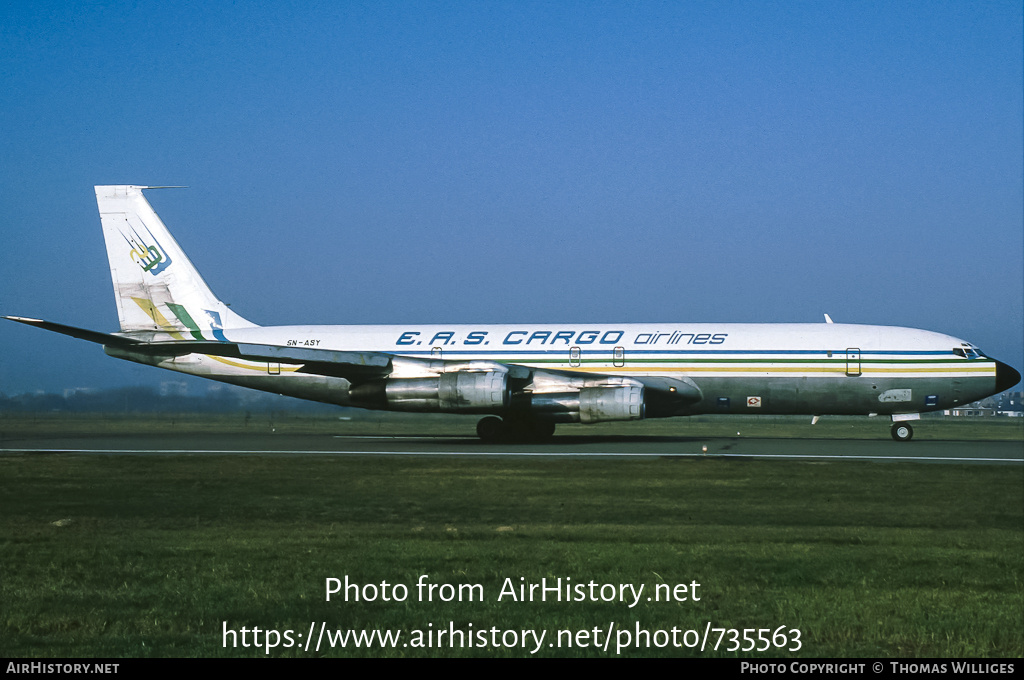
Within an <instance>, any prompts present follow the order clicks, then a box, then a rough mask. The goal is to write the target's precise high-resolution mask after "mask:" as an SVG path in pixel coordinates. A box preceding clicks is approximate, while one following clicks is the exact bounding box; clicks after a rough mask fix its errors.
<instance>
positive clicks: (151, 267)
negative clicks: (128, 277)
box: [122, 233, 171, 276]
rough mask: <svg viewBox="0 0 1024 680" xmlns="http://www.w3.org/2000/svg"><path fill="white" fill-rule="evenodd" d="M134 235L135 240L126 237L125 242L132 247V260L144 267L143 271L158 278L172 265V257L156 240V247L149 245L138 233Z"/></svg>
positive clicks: (154, 240) (154, 241)
mask: <svg viewBox="0 0 1024 680" xmlns="http://www.w3.org/2000/svg"><path fill="white" fill-rule="evenodd" d="M134 235H135V238H129V237H127V236H125V237H124V240H125V241H127V242H128V245H130V246H131V247H132V251H131V253H130V255H131V258H132V260H134V261H135V264H137V265H139V266H140V267H142V271H144V272H149V273H150V274H152V275H153V276H156V275H157V274H159V273H160V272H162V271H163V270H164V269H166V268H167V267H168V266H169V265H170V264H171V258H170V256H169V255H168V254H167V251H166V250H164V249H163V248H162V247H160V243H159V242H157V240H156V239H153V243H154V245H147V244H146V242H145V241H144V240H143V239H142V237H141V236H139V235H138V233H135V234H134ZM122 236H124V234H122Z"/></svg>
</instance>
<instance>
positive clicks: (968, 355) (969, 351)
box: [953, 342, 985, 359]
mask: <svg viewBox="0 0 1024 680" xmlns="http://www.w3.org/2000/svg"><path fill="white" fill-rule="evenodd" d="M953 354H955V355H957V356H958V357H963V358H964V359H982V358H984V356H985V354H984V353H983V352H982V351H981V350H980V349H978V348H977V347H974V346H972V345H968V344H967V343H966V342H965V343H961V345H960V347H954V348H953Z"/></svg>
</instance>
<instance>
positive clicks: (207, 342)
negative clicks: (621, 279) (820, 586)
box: [5, 185, 1021, 441]
mask: <svg viewBox="0 0 1024 680" xmlns="http://www.w3.org/2000/svg"><path fill="white" fill-rule="evenodd" d="M155 188H158V187H148V186H136V185H117V186H97V187H96V201H97V204H98V206H99V212H100V222H101V224H102V227H103V236H104V240H105V242H106V249H107V257H108V260H109V264H110V275H111V279H112V280H113V284H114V299H115V302H116V303H117V314H118V319H119V321H120V326H121V329H120V332H116V333H101V332H97V331H91V330H86V329H82V328H75V327H72V326H66V325H63V324H59V323H53V322H48V321H42V320H39V319H31V318H25V317H16V316H8V317H5V318H7V319H10V320H12V321H17V322H20V323H25V324H29V325H32V326H37V327H39V328H43V329H46V330H49V331H55V332H57V333H63V334H65V335H69V336H72V337H75V338H79V339H82V340H88V341H90V342H95V343H98V344H100V345H102V346H103V350H104V352H106V353H107V354H108V355H110V356H112V357H116V358H118V359H126V360H128V361H134V362H137V363H141V364H148V365H151V366H158V367H160V368H166V369H169V370H172V371H179V372H182V373H188V374H191V375H197V376H201V377H203V378H209V379H211V380H218V381H222V382H226V383H231V384H234V385H241V386H244V387H248V388H253V389H257V390H264V391H267V392H275V393H278V394H283V395H288V396H292V397H299V398H302V399H309V400H313V401H319V402H326V403H330V404H337V405H340V406H350V407H351V406H354V407H359V408H365V409H379V410H389V411H415V412H424V413H461V414H479V415H480V416H481V419H480V420H479V422H478V424H477V428H476V430H477V434H478V436H479V437H480V438H481V439H483V440H485V441H537V440H543V439H546V438H549V437H551V436H552V435H553V434H554V432H555V427H556V425H557V424H559V423H598V422H609V421H631V420H640V419H642V418H666V417H673V416H689V415H698V414H763V415H780V414H786V415H807V416H812V422H816V421H817V419H818V417H820V416H823V415H868V416H871V415H884V416H889V417H890V418H891V420H892V428H891V434H892V437H893V438H894V439H896V440H897V441H908V440H910V439H911V437H912V436H913V428H912V426H911V424H910V423H911V421H915V420H918V419H920V415H921V413H924V412H928V411H935V410H939V409H948V408H951V407H954V406H958V405H963V404H967V403H969V402H972V401H976V400H978V399H982V398H984V397H987V396H990V395H993V394H996V393H998V392H1002V391H1003V390H1006V389H1008V388H1010V387H1013V386H1014V385H1016V384H1017V383H1018V382H1019V381H1020V378H1021V375H1020V373H1018V372H1017V371H1016V370H1015V369H1013V368H1012V367H1010V366H1008V365H1007V364H1005V363H1003V362H1001V361H997V360H995V359H993V358H991V357H988V356H986V355H985V354H984V353H983V352H982V351H981V350H980V349H978V347H976V346H975V345H973V344H971V343H969V342H966V341H964V340H961V339H959V338H955V337H952V336H949V335H944V334H942V333H935V332H931V331H925V330H917V329H913V328H899V327H890V326H868V325H855V324H842V323H832V320H831V319H830V318H829V317H828V315H825V321H824V322H823V323H771V324H763V323H762V324H726V323H686V322H684V323H644V324H637V323H620V324H579V323H565V324H510V325H482V324H481V325H475V324H437V325H427V326H423V325H398V326H354V325H350V326H345V325H342V326H259V325H257V324H255V323H252V322H250V321H248V320H246V319H244V318H243V317H241V316H239V315H238V314H236V313H235V312H234V311H232V310H231V309H230V308H229V307H228V306H227V305H226V304H224V303H223V302H221V301H220V300H219V299H218V298H217V297H216V296H215V295H214V294H213V293H212V292H211V290H210V288H209V287H208V286H207V285H206V283H205V282H204V280H203V278H202V277H201V276H200V274H199V272H198V271H197V270H196V268H195V267H194V266H193V264H192V263H191V262H190V261H189V259H188V257H187V256H186V255H185V253H184V251H182V249H181V248H180V246H179V245H178V244H177V242H176V241H175V240H174V238H172V236H171V234H170V232H169V231H168V230H167V228H166V227H165V226H164V224H163V222H162V221H161V220H160V218H159V217H158V216H157V214H156V212H155V211H154V210H153V208H152V207H151V206H150V204H149V202H148V201H147V200H146V198H145V197H144V196H143V190H144V189H155Z"/></svg>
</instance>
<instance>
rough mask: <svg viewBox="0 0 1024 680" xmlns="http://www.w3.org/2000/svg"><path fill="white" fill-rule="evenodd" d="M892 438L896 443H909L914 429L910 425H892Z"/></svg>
mask: <svg viewBox="0 0 1024 680" xmlns="http://www.w3.org/2000/svg"><path fill="white" fill-rule="evenodd" d="M892 438H893V439H895V440H896V441H898V442H909V441H910V440H911V439H913V438H914V428H912V427H911V426H910V423H893V424H892Z"/></svg>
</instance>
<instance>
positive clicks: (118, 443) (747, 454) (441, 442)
mask: <svg viewBox="0 0 1024 680" xmlns="http://www.w3.org/2000/svg"><path fill="white" fill-rule="evenodd" d="M56 453H72V454H85V455H89V454H91V455H132V454H145V455H216V454H221V455H224V454H229V455H375V456H381V455H385V456H474V457H476V456H498V457H519V456H562V457H565V456H569V457H580V458H598V457H601V458H607V457H612V458H623V459H628V458H635V457H666V456H685V457H693V456H712V457H720V458H778V459H790V460H801V459H803V460H833V461H835V460H847V461H857V460H873V461H892V462H897V461H901V462H906V461H909V462H918V463H973V464H990V465H1021V464H1024V442H1020V441H1016V442H1014V441H977V442H969V441H911V442H894V441H889V440H854V439H766V438H744V437H729V438H704V439H702V438H697V437H615V436H599V437H583V436H565V437H556V438H555V439H553V440H552V441H551V442H548V443H544V444H504V445H494V444H484V443H482V442H480V440H478V439H476V438H475V437H451V436H443V437H431V436H393V437H392V436H354V435H353V436H340V435H293V434H259V435H254V434H243V435H238V434H230V435H203V434H188V435H145V434H143V435H118V436H97V437H47V436H31V437H22V438H15V437H12V438H6V439H4V440H2V441H0V455H5V454H6V455H26V454H44V455H45V454H56Z"/></svg>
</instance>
